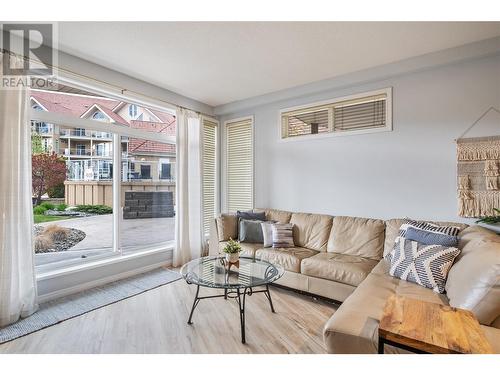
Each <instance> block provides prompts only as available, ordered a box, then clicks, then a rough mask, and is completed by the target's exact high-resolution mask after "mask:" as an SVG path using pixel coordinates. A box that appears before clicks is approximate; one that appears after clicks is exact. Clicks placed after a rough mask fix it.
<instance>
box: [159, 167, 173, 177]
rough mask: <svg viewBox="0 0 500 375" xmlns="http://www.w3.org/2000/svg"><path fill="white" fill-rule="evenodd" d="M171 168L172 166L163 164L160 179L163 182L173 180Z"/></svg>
mask: <svg viewBox="0 0 500 375" xmlns="http://www.w3.org/2000/svg"><path fill="white" fill-rule="evenodd" d="M171 167H172V164H167V163H163V164H162V165H161V170H160V179H162V180H170V179H171V178H172V176H171Z"/></svg>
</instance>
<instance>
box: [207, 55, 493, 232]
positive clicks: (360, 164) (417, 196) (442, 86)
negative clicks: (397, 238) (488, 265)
mask: <svg viewBox="0 0 500 375" xmlns="http://www.w3.org/2000/svg"><path fill="white" fill-rule="evenodd" d="M352 76H353V77H354V76H355V75H352ZM353 81H355V80H353ZM344 83H345V82H344ZM386 87H392V89H393V97H392V99H393V111H392V113H393V131H392V132H385V133H376V134H365V135H353V136H344V137H330V138H323V139H307V138H304V140H301V141H293V142H282V141H280V140H279V111H280V109H283V108H286V107H292V106H296V105H302V104H307V103H311V102H315V101H321V100H327V99H333V98H336V97H341V96H346V95H351V94H355V93H360V92H364V91H370V90H375V89H380V88H386ZM290 92H293V97H290V98H288V99H283V100H280V99H278V100H277V101H272V100H269V101H268V103H267V104H266V103H261V102H262V100H260V101H259V104H258V105H257V106H253V107H249V106H250V103H255V99H253V100H252V99H250V100H249V102H248V103H247V104H248V105H247V106H245V102H244V101H243V102H238V103H237V106H235V107H234V108H238V109H237V110H235V111H233V112H229V111H230V110H231V106H230V105H229V106H225V107H224V108H219V113H220V117H219V118H220V120H221V123H223V122H224V121H227V120H230V119H232V118H238V117H243V116H248V115H252V116H254V127H255V128H254V139H255V141H254V142H255V145H254V146H255V206H256V207H272V208H277V209H284V210H291V211H303V212H313V213H325V214H332V215H348V216H362V217H373V218H383V219H388V218H392V217H404V216H409V217H413V218H422V219H436V220H453V221H463V222H468V223H471V222H473V221H472V220H467V219H462V218H459V217H458V216H457V198H456V160H455V157H456V156H455V143H454V140H455V139H456V138H457V137H458V136H460V135H461V133H462V132H463V131H465V129H467V128H468V127H469V126H470V125H471V124H472V123H473V122H474V121H475V120H476V119H477V118H478V117H479V116H480V115H481V114H482V113H483V112H484V111H485V110H486V109H488V108H489V107H490V106H495V107H497V108H499V109H500V56H498V55H493V56H489V57H484V56H483V57H479V58H476V59H471V58H470V57H469V58H468V59H467V60H463V61H462V62H456V61H455V62H453V63H452V64H448V65H440V66H438V67H435V68H432V67H426V68H425V69H423V70H419V71H416V72H413V73H405V74H399V75H398V76H395V77H392V78H386V77H384V79H381V80H379V81H377V80H371V81H370V82H369V83H364V84H355V85H352V86H349V85H348V84H344V85H343V87H341V88H336V87H334V84H333V83H332V88H331V89H327V88H325V87H324V85H323V86H322V90H321V91H318V92H316V93H311V92H310V87H305V88H304V94H303V95H300V88H293V89H290ZM284 94H285V95H284ZM290 96H292V95H290ZM283 97H286V92H285V93H283V92H280V95H279V97H278V98H283ZM240 109H241V110H240ZM217 110H218V109H217V108H216V109H215V111H216V113H217ZM222 112H225V113H222ZM493 134H496V135H500V116H499V115H496V114H493V113H492V114H490V115H489V116H487V117H486V118H484V120H483V121H482V122H481V123H479V124H478V125H477V126H476V127H475V128H474V129H473V131H472V132H471V133H470V134H469V135H470V136H485V135H493ZM222 144H223V142H222ZM222 165H224V163H222ZM223 175H224V174H222V176H223ZM223 185H224V184H222V186H223ZM222 202H224V196H223V197H222Z"/></svg>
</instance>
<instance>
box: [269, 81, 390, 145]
mask: <svg viewBox="0 0 500 375" xmlns="http://www.w3.org/2000/svg"><path fill="white" fill-rule="evenodd" d="M381 94H385V95H386V100H385V113H386V120H385V126H383V127H379V128H373V129H360V130H350V131H342V132H333V131H330V132H328V133H318V134H305V135H301V136H294V137H285V138H283V126H282V117H283V114H284V113H286V112H291V111H297V110H301V109H308V108H312V107H318V106H324V105H329V104H335V103H337V102H343V101H347V100H355V99H362V98H365V97H368V96H375V95H381ZM330 112H332V111H330ZM329 116H332V114H331V113H329ZM331 125H332V122H331V121H330V124H329V126H330V127H331ZM390 131H392V87H386V88H383V89H379V90H373V91H365V92H360V93H356V94H352V95H347V96H341V97H336V98H332V99H328V100H322V101H319V102H313V103H307V104H303V105H298V106H294V107H288V108H283V109H281V110H280V111H279V115H278V141H279V142H296V141H308V140H312V139H324V138H331V137H345V136H353V135H360V134H371V133H383V132H390Z"/></svg>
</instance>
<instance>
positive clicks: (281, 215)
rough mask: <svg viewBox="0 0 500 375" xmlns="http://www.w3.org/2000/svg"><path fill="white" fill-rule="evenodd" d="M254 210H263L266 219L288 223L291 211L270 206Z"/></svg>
mask: <svg viewBox="0 0 500 375" xmlns="http://www.w3.org/2000/svg"><path fill="white" fill-rule="evenodd" d="M255 211H263V212H265V214H266V220H267V221H276V222H278V223H289V222H290V218H291V217H292V213H291V212H288V211H281V210H273V209H270V208H266V209H260V208H259V209H256V210H255Z"/></svg>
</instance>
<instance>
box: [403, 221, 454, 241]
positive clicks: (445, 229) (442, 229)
mask: <svg viewBox="0 0 500 375" xmlns="http://www.w3.org/2000/svg"><path fill="white" fill-rule="evenodd" d="M409 227H413V228H415V229H421V230H426V231H429V232H435V233H442V234H446V235H447V236H458V233H459V232H460V228H459V227H454V226H439V225H436V224H433V223H428V222H426V221H418V220H412V219H404V221H403V224H402V225H401V226H400V227H399V237H404V236H405V234H406V231H407V230H408V228H409Z"/></svg>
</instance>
